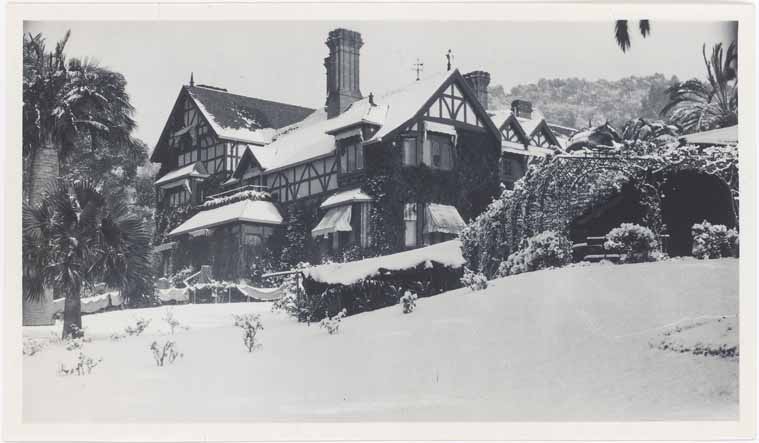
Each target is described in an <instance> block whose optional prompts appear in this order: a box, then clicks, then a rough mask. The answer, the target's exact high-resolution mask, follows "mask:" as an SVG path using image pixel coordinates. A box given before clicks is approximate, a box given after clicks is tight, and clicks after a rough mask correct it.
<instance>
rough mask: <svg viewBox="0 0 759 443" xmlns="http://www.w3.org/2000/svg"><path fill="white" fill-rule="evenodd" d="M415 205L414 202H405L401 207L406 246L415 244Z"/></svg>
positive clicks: (410, 246)
mask: <svg viewBox="0 0 759 443" xmlns="http://www.w3.org/2000/svg"><path fill="white" fill-rule="evenodd" d="M416 206H417V205H416V203H406V204H405V205H404V207H403V222H404V226H405V235H404V239H405V241H404V244H405V245H406V247H407V248H413V247H415V246H416V229H417V228H416V226H417V224H416V223H417V213H416Z"/></svg>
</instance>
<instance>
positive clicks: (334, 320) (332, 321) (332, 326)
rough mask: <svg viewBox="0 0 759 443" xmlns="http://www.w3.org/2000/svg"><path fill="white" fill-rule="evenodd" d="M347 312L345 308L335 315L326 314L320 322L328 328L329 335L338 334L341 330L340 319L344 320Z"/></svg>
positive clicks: (323, 326) (320, 324)
mask: <svg viewBox="0 0 759 443" xmlns="http://www.w3.org/2000/svg"><path fill="white" fill-rule="evenodd" d="M347 314H348V312H347V311H346V310H345V309H343V310H342V311H340V312H338V313H337V315H335V316H334V317H329V316H327V315H326V314H325V317H324V318H323V319H322V321H321V322H320V323H319V326H321V327H322V328H324V329H326V330H327V332H328V333H329V335H333V334H337V332H338V331H339V330H340V320H342V319H343V318H344V317H345V316H346V315H347Z"/></svg>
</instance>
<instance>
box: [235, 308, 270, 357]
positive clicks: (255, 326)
mask: <svg viewBox="0 0 759 443" xmlns="http://www.w3.org/2000/svg"><path fill="white" fill-rule="evenodd" d="M232 316H233V317H234V319H235V326H237V327H238V328H242V330H243V336H242V339H243V343H244V344H245V347H246V348H247V349H248V352H253V351H254V350H256V349H258V348H260V347H261V344H260V343H258V342H257V341H256V340H257V338H256V337H257V334H258V331H263V330H264V325H263V324H262V323H261V316H260V315H258V314H243V315H237V314H233V315H232Z"/></svg>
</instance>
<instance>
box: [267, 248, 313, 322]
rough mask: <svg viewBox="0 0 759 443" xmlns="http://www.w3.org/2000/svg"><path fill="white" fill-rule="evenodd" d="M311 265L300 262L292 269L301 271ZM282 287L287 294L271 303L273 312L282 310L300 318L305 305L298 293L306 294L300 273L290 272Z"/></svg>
mask: <svg viewBox="0 0 759 443" xmlns="http://www.w3.org/2000/svg"><path fill="white" fill-rule="evenodd" d="M310 267H311V264H309V263H306V262H300V263H298V264H297V265H295V267H294V268H293V269H292V270H294V271H299V270H302V269H307V268H310ZM282 289H283V291H284V292H285V295H283V296H282V297H281V298H279V299H277V300H274V302H273V303H272V305H271V310H272V312H276V311H282V312H285V313H286V314H288V315H290V316H293V317H295V318H298V319H300V318H301V317H302V315H303V310H304V307H303V306H302V303H301V301H300V299H299V297H298V294H305V292H306V290H305V289H304V288H303V283H302V282H301V278H300V275H299V274H297V273H293V274H288V275H287V277H285V279H284V281H283V283H282Z"/></svg>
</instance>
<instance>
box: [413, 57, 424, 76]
mask: <svg viewBox="0 0 759 443" xmlns="http://www.w3.org/2000/svg"><path fill="white" fill-rule="evenodd" d="M414 71H416V81H419V74H420V73H421V72H422V71H424V63H422V62H421V60H419V58H417V59H416V63H414Z"/></svg>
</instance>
